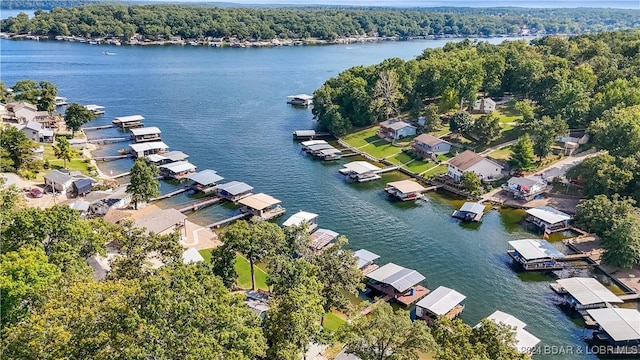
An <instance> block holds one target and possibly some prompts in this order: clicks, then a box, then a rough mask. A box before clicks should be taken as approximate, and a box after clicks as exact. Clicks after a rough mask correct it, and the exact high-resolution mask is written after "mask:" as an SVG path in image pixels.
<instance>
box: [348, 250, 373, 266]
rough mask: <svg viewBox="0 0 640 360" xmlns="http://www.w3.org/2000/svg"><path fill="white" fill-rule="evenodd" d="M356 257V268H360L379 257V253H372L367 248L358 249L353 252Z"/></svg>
mask: <svg viewBox="0 0 640 360" xmlns="http://www.w3.org/2000/svg"><path fill="white" fill-rule="evenodd" d="M353 256H355V257H356V258H358V269H362V268H363V267H364V266H365V265H367V264H368V263H370V262H373V261H375V260H377V259H379V258H380V255H378V254H374V253H372V252H371V251H369V250H366V249H360V250H358V251H356V252H354V253H353Z"/></svg>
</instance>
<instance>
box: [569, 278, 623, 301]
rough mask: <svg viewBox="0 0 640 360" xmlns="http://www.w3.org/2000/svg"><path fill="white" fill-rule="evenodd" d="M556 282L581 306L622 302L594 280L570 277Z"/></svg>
mask: <svg viewBox="0 0 640 360" xmlns="http://www.w3.org/2000/svg"><path fill="white" fill-rule="evenodd" d="M557 282H558V284H559V285H560V286H561V287H562V288H563V289H565V290H566V291H567V292H568V293H569V294H570V295H571V296H573V297H574V298H575V299H576V300H577V301H578V302H579V303H580V304H582V305H591V304H599V303H603V302H604V303H621V302H622V300H620V298H619V297H617V296H616V294H614V293H612V292H611V291H610V290H609V289H607V288H606V287H604V285H602V284H601V283H600V282H599V281H598V280H596V279H594V278H581V277H572V278H568V279H560V280H558V281H557Z"/></svg>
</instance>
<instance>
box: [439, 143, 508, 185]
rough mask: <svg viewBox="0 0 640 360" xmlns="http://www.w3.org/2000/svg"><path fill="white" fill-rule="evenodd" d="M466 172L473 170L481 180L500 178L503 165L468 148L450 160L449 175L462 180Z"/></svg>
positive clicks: (456, 179)
mask: <svg viewBox="0 0 640 360" xmlns="http://www.w3.org/2000/svg"><path fill="white" fill-rule="evenodd" d="M466 172H473V173H474V174H476V175H477V176H478V177H479V178H480V180H483V181H485V180H491V179H496V178H499V177H500V176H501V174H502V166H501V165H499V164H498V163H496V162H494V161H492V160H489V159H487V158H485V157H482V156H480V155H478V154H476V153H474V152H473V151H471V150H466V151H464V152H461V153H460V154H458V155H456V156H455V157H453V158H452V159H450V160H449V169H448V170H447V176H449V177H450V178H452V179H453V180H455V181H460V179H461V178H462V174H463V173H466Z"/></svg>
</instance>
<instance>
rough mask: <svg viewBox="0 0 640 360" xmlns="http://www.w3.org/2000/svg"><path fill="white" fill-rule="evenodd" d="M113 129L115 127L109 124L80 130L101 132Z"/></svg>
mask: <svg viewBox="0 0 640 360" xmlns="http://www.w3.org/2000/svg"><path fill="white" fill-rule="evenodd" d="M113 127H115V125H113V124H111V125H100V126H90V127H83V128H82V130H85V131H86V130H102V129H111V128H113Z"/></svg>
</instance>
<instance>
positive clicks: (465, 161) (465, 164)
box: [449, 150, 501, 171]
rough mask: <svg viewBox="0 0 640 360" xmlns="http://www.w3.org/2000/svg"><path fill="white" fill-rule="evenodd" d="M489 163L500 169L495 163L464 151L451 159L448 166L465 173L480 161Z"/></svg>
mask: <svg viewBox="0 0 640 360" xmlns="http://www.w3.org/2000/svg"><path fill="white" fill-rule="evenodd" d="M483 160H485V161H489V162H491V163H492V164H494V165H496V166H497V167H501V166H500V165H498V164H496V163H495V162H493V161H491V160H489V159H487V158H484V157H482V156H480V155H478V154H476V153H474V152H473V151H471V150H465V151H463V152H461V153H460V154H458V155H456V156H455V157H454V158H453V159H451V160H449V164H450V165H453V166H455V167H457V168H458V169H460V170H462V171H465V170H467V169H469V168H470V167H472V166H473V165H475V164H477V163H479V162H481V161H483Z"/></svg>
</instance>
